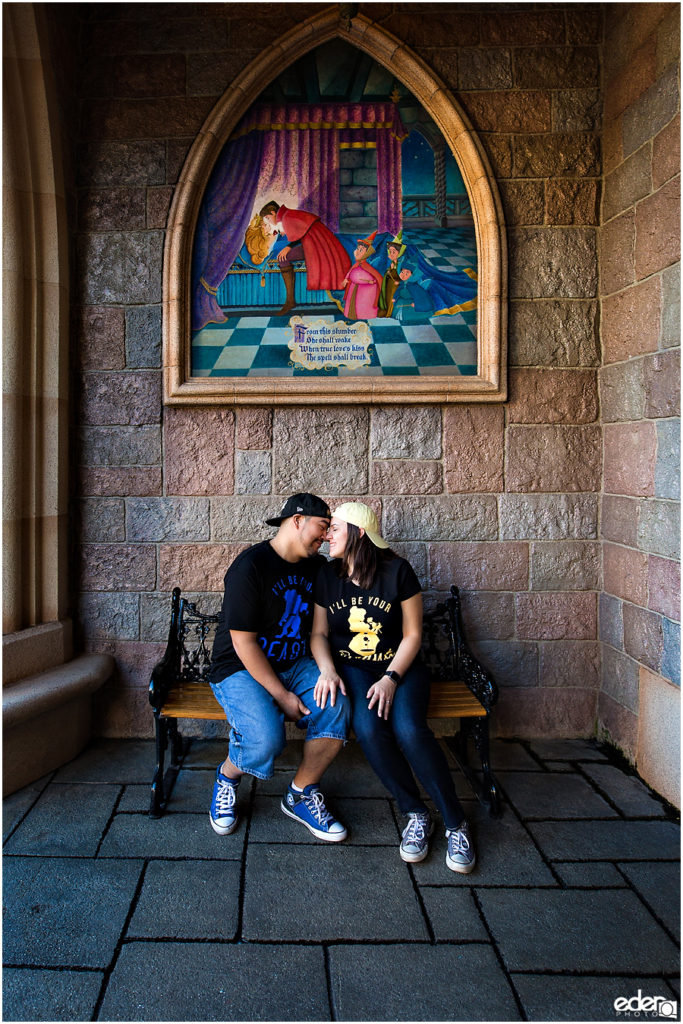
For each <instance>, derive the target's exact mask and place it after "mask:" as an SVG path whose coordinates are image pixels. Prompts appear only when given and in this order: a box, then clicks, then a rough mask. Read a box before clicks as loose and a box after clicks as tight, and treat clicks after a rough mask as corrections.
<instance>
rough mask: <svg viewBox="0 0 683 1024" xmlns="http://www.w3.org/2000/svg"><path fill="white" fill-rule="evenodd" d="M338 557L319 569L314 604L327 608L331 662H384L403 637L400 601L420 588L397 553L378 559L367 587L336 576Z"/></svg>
mask: <svg viewBox="0 0 683 1024" xmlns="http://www.w3.org/2000/svg"><path fill="white" fill-rule="evenodd" d="M339 565H340V560H339V559H335V560H334V561H333V562H328V563H327V564H326V565H324V566H323V568H322V569H321V570H320V574H319V576H318V579H317V582H316V587H315V603H316V604H319V605H321V606H322V607H323V608H325V610H326V611H327V622H328V626H329V642H330V648H331V650H332V656H333V657H334V660H335V661H336V662H337V663H338V664H339V665H340V666H341V665H343V664H344V662H349V663H350V664H355V665H367V666H368V667H369V668H372V666H373V663H375V662H376V663H378V667H382V666H383V665H388V664H389V662H390V661H391V659H392V658H393V657H394V655H395V654H396V648H397V647H398V645H399V644H400V642H401V639H402V637H403V611H402V609H401V601H407V600H408V598H410V597H414V596H415V594H419V593H420V590H421V587H420V583H419V581H418V578H417V576H416V575H415V573H414V571H413V569H412V567H411V565H410V563H409V562H406V560H405V558H401V557H399V556H398V555H397V556H396V557H395V558H390V559H387V560H382V561H380V564H379V568H378V570H377V574H376V576H375V579H374V581H373V583H372V586H371V587H369V588H368V589H367V590H364V589H361V588H360V587H357V586H356V584H355V583H352V582H351V580H349V579H340V578H339V576H338V575H337V573H338V571H339Z"/></svg>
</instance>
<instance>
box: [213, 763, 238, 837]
mask: <svg viewBox="0 0 683 1024" xmlns="http://www.w3.org/2000/svg"><path fill="white" fill-rule="evenodd" d="M239 784H240V783H239V779H229V778H228V777H227V776H226V775H222V774H221V770H220V768H219V769H218V770H217V772H216V781H215V783H214V787H213V800H212V801H211V810H210V812H209V816H210V818H211V827H212V829H213V830H214V832H218V835H219V836H229V835H230V833H231V832H234V831H235V829H236V828H237V808H236V807H235V804H236V802H237V787H238V786H239Z"/></svg>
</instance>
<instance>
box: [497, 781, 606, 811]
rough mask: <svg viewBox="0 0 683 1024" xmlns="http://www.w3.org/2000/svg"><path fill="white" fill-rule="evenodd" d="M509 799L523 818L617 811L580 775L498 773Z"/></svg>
mask: <svg viewBox="0 0 683 1024" xmlns="http://www.w3.org/2000/svg"><path fill="white" fill-rule="evenodd" d="M497 777H498V781H499V782H500V784H501V786H502V787H503V789H504V790H505V793H506V795H507V798H508V800H509V801H510V802H511V803H512V804H513V805H514V806H515V807H516V808H517V810H518V811H519V813H520V814H521V816H522V817H523V818H573V819H576V818H616V817H618V814H617V812H616V811H615V810H613V808H611V807H610V805H609V804H608V803H607V801H605V800H603V799H602V797H601V796H598V794H597V793H596V792H595V790H594V789H593V787H592V786H591V785H590V783H588V782H586V780H585V779H584V778H582V777H581V776H580V775H573V774H572V775H568V774H565V773H560V772H555V773H549V772H541V773H539V774H533V775H532V774H531V773H529V772H527V773H522V772H498V776H497Z"/></svg>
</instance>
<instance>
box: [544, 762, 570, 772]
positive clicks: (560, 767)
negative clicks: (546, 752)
mask: <svg viewBox="0 0 683 1024" xmlns="http://www.w3.org/2000/svg"><path fill="white" fill-rule="evenodd" d="M545 766H546V768H547V769H548V771H549V772H554V774H556V775H557V774H559V773H560V772H562V773H563V774H566V773H567V772H573V771H574V770H575V769H574V766H573V765H571V764H570V763H569V762H568V761H546V763H545Z"/></svg>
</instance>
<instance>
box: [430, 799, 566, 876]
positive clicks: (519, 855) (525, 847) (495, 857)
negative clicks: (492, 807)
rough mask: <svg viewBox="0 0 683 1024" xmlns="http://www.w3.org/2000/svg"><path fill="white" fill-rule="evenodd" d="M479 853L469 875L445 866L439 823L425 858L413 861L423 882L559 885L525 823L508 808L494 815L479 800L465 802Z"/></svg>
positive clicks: (444, 838)
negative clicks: (496, 816) (416, 862)
mask: <svg viewBox="0 0 683 1024" xmlns="http://www.w3.org/2000/svg"><path fill="white" fill-rule="evenodd" d="M465 812H466V815H467V819H468V821H469V822H470V825H471V833H472V837H473V840H474V847H475V850H476V854H477V864H476V866H475V868H474V871H473V872H472V874H470V875H460V874H457V873H456V872H454V871H450V870H449V868H447V867H446V837H445V833H444V830H443V828H442V827H441V824H440V823H439V824H438V826H437V828H435V830H434V834H433V836H432V842H431V849H430V852H429V855H428V856H427V859H426V860H423V861H421V862H420V863H419V864H415V865H414V868H413V870H414V872H415V879H416V881H417V882H418V884H420V885H425V884H426V885H457V886H463V885H552V886H555V885H557V882H556V881H555V879H554V878H553V875H552V872H551V871H550V869H549V868H548V867H547V865H546V864H544V863H543V859H542V857H541V856H540V855H539V853H538V850H537V849H536V847H535V846H534V844H533V842H532V841H531V839H530V837H529V835H528V834H527V832H526V831H525V829H524V826H523V825H521V824H520V823H519V821H518V820H517V818H515V816H514V815H513V814H512V813H510V812H508V813H506V814H504V815H503V816H502V818H491V817H490V816H489V814H488V812H487V811H486V810H485V809H484V808H483V807H482V806H481V805H480V804H471V805H470V804H468V805H467V806H465Z"/></svg>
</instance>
